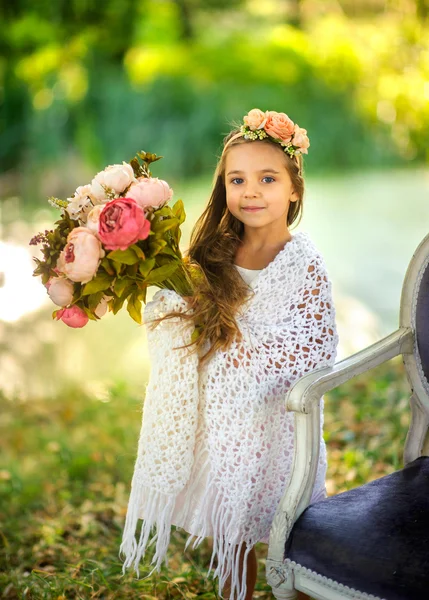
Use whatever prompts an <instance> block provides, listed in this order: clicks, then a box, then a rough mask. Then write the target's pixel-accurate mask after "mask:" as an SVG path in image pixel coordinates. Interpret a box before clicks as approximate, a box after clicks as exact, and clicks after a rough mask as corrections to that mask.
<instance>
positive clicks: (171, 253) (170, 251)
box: [159, 246, 177, 258]
mask: <svg viewBox="0 0 429 600" xmlns="http://www.w3.org/2000/svg"><path fill="white" fill-rule="evenodd" d="M159 254H160V255H161V254H168V256H173V257H174V258H177V252H175V251H174V250H173V248H171V246H165V247H164V248H163V249H162V250H160V252H159Z"/></svg>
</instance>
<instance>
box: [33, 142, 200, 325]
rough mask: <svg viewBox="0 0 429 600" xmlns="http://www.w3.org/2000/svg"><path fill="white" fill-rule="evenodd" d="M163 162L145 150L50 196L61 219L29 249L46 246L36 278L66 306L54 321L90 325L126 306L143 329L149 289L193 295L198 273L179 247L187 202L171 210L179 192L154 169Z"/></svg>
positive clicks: (38, 236) (36, 237) (37, 238)
mask: <svg viewBox="0 0 429 600" xmlns="http://www.w3.org/2000/svg"><path fill="white" fill-rule="evenodd" d="M160 158H162V156H157V155H156V154H151V153H148V152H143V151H142V152H138V153H137V155H136V156H135V157H134V158H133V159H132V160H131V161H130V162H129V163H126V162H125V161H124V162H123V163H122V164H115V165H109V166H108V167H106V168H105V169H104V170H103V171H100V172H99V173H97V175H96V176H95V177H94V178H93V180H92V181H91V183H90V184H88V185H84V186H79V187H78V188H77V190H76V192H75V193H74V195H73V197H71V198H67V200H60V199H58V198H54V197H51V198H49V200H48V201H49V203H50V204H51V205H53V206H55V207H57V208H59V209H60V210H61V218H60V219H59V220H58V221H56V222H55V225H57V227H56V228H55V229H52V230H45V232H44V233H39V234H37V235H35V236H34V237H33V238H32V239H31V240H30V245H37V244H40V243H42V244H43V246H42V254H43V260H40V259H38V258H35V257H33V260H34V261H35V262H36V263H37V267H36V269H35V270H34V272H33V275H34V276H41V278H42V283H43V284H44V285H45V287H46V288H47V292H48V295H49V297H50V298H51V300H52V301H53V302H54V304H56V305H57V306H59V307H61V308H59V309H57V310H54V312H53V313H52V318H53V319H57V320H62V321H63V322H64V323H66V325H68V326H69V327H83V326H85V325H86V324H87V323H88V321H89V320H90V319H91V320H94V321H96V320H98V319H100V318H101V317H102V316H103V315H104V314H105V313H106V312H107V310H110V311H112V312H113V313H114V314H116V313H117V312H118V311H119V310H120V309H121V308H122V306H123V304H124V302H125V301H127V311H128V313H129V314H130V316H131V317H132V318H133V319H134V320H135V321H136V322H137V323H139V324H141V322H142V316H141V307H142V301H143V302H146V292H147V288H148V287H149V286H150V285H154V286H157V287H159V288H167V289H171V290H174V291H176V292H177V293H178V294H180V295H182V296H191V295H192V290H193V286H192V278H191V272H192V270H191V269H190V266H189V264H188V261H187V259H186V258H183V257H182V254H181V252H180V248H179V242H180V237H181V231H180V225H181V224H182V223H183V222H184V220H185V210H184V206H183V202H182V201H181V200H177V202H176V203H175V204H174V206H172V207H170V206H168V202H169V201H170V199H171V197H172V195H173V190H172V189H171V188H170V186H169V185H168V183H167V182H166V181H163V180H161V179H158V178H156V177H152V175H151V172H150V168H149V166H150V164H151V163H152V162H155V161H157V160H159V159H160ZM139 159H140V160H139Z"/></svg>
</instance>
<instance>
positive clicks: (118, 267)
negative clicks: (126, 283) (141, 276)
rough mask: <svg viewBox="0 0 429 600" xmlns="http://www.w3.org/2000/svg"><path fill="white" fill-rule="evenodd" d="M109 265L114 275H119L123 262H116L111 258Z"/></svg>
mask: <svg viewBox="0 0 429 600" xmlns="http://www.w3.org/2000/svg"><path fill="white" fill-rule="evenodd" d="M111 265H112V267H113V269H114V270H115V272H116V275H117V276H118V277H119V276H120V275H121V271H122V268H123V266H124V265H123V264H121V263H119V262H117V261H116V260H112V262H111Z"/></svg>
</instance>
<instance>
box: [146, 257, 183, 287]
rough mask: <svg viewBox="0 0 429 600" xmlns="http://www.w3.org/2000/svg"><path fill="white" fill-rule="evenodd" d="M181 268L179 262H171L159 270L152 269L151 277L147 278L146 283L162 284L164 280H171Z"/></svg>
mask: <svg viewBox="0 0 429 600" xmlns="http://www.w3.org/2000/svg"><path fill="white" fill-rule="evenodd" d="M178 267H179V262H177V261H171V262H170V263H168V264H166V265H162V267H158V268H157V269H152V271H151V272H150V273H149V275H148V276H147V278H146V283H148V284H154V283H160V282H162V281H164V279H169V278H170V277H171V276H172V275H173V273H175V272H176V271H177V269H178Z"/></svg>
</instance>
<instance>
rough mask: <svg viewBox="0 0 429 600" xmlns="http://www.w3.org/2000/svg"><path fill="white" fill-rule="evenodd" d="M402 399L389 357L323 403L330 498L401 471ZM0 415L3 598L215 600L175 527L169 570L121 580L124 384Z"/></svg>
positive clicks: (259, 591)
mask: <svg viewBox="0 0 429 600" xmlns="http://www.w3.org/2000/svg"><path fill="white" fill-rule="evenodd" d="M410 393H411V392H410V388H409V384H408V381H407V379H406V376H405V372H404V366H403V363H402V360H401V359H400V357H397V358H395V359H392V360H391V361H389V362H388V363H385V364H384V365H381V366H379V367H377V368H376V369H372V370H371V371H369V372H368V373H365V374H363V375H360V376H358V377H355V378H354V379H353V380H352V381H350V382H348V383H346V384H343V385H342V386H340V387H339V388H337V389H335V390H332V391H331V392H329V393H328V394H325V428H324V431H325V439H326V443H327V449H328V474H327V488H328V494H329V495H332V494H338V493H340V492H342V491H345V490H347V489H350V488H353V487H356V486H358V485H362V484H364V483H366V482H367V481H371V480H372V479H376V478H378V477H381V476H383V475H387V474H389V473H392V472H393V471H395V470H397V469H399V468H401V467H402V466H403V463H402V453H403V449H404V442H405V437H406V432H407V430H408V427H409V423H410V413H409V396H410ZM0 415H1V420H0V453H1V456H2V465H1V468H0V530H1V536H0V589H1V590H2V598H6V599H9V600H12V599H13V600H15V599H17V598H24V597H25V598H30V599H37V600H40V599H48V600H59V599H61V600H64V599H65V598H67V599H71V598H76V599H77V598H104V599H105V600H113V599H115V600H119V599H125V598H127V599H132V598H135V599H137V598H139V599H142V598H158V599H160V598H164V599H169V598H193V597H195V596H197V595H198V597H199V598H207V599H213V600H214V599H215V598H217V594H216V589H217V581H216V580H213V579H211V578H210V579H208V580H205V579H204V577H205V574H206V571H207V568H208V565H209V562H210V556H211V539H209V538H207V539H205V540H204V541H203V543H202V544H201V546H199V547H198V548H197V549H195V550H193V549H192V547H191V546H190V547H189V549H187V550H186V552H183V547H184V543H185V541H186V539H187V537H188V536H187V534H186V533H185V532H184V531H183V530H180V529H176V528H174V527H173V532H172V540H171V545H170V548H169V568H167V567H165V565H164V566H163V568H162V571H161V573H160V574H157V573H155V574H153V575H152V577H151V578H149V579H146V580H144V579H140V580H136V579H135V577H134V575H133V573H132V572H129V573H127V575H126V576H122V574H121V562H120V560H119V559H118V549H119V544H120V538H121V533H122V527H123V523H124V518H125V510H126V506H127V501H128V493H129V485H130V481H131V475H132V469H133V466H134V460H135V452H136V448H137V440H138V434H139V429H140V423H141V399H139V398H136V397H135V396H134V395H133V394H131V393H130V391H129V389H128V387H127V385H126V384H125V383H124V384H121V383H117V384H115V385H113V386H111V387H110V388H108V389H105V390H104V391H103V390H100V391H99V392H98V393H96V394H95V393H94V394H92V395H89V394H88V393H85V392H83V391H82V390H81V389H79V388H73V389H68V390H64V392H63V393H62V394H60V395H58V396H57V397H53V398H49V399H46V400H43V399H32V398H29V399H27V400H26V401H23V400H20V399H19V398H6V397H4V396H2V397H0ZM266 550H267V546H266V545H265V544H261V543H260V544H257V545H256V553H257V557H258V570H259V576H258V583H257V587H256V591H255V594H254V597H255V598H266V599H267V600H268V599H269V598H271V597H272V596H271V594H270V588H269V586H268V585H267V583H266V580H265V570H264V561H265V558H266ZM150 556H151V554H150ZM149 562H150V561H149V558H148V559H147V560H146V559H145V563H144V566H143V567H142V569H141V576H142V577H144V576H146V575H147V574H148V573H149V572H150V570H151V568H152V567H151V566H150V565H149Z"/></svg>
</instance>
